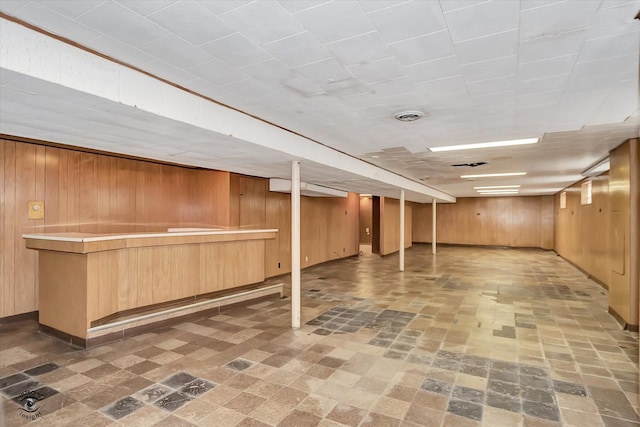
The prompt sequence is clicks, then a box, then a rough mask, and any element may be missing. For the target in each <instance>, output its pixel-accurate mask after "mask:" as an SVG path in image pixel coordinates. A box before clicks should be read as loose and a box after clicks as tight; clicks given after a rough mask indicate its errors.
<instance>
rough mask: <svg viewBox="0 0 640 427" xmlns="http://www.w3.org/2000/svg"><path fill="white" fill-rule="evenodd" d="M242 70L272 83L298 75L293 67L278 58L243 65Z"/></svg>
mask: <svg viewBox="0 0 640 427" xmlns="http://www.w3.org/2000/svg"><path fill="white" fill-rule="evenodd" d="M240 70H241V71H242V72H244V73H246V74H247V75H249V76H251V77H253V78H254V79H256V80H258V81H261V82H265V83H270V84H279V83H280V82H282V81H285V80H289V79H293V78H295V77H298V74H297V73H296V72H295V71H294V70H293V69H291V68H289V67H287V66H286V65H284V64H283V63H282V61H280V60H278V59H269V60H268V61H264V62H259V63H256V64H251V65H247V66H245V67H241V68H240Z"/></svg>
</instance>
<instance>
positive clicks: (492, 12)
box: [444, 1, 520, 43]
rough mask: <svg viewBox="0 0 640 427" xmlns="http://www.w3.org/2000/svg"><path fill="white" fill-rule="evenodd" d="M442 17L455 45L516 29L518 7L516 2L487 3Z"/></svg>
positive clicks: (518, 13) (518, 15) (518, 14)
mask: <svg viewBox="0 0 640 427" xmlns="http://www.w3.org/2000/svg"><path fill="white" fill-rule="evenodd" d="M444 17H445V20H446V21H447V26H448V28H449V32H450V34H451V39H452V40H453V41H454V43H457V42H461V41H465V40H471V39H475V38H478V37H486V36H489V35H491V34H496V33H504V32H505V31H510V30H515V29H517V28H518V23H519V19H520V5H519V3H518V2H517V1H488V2H482V3H479V4H477V5H474V6H471V7H466V8H464V9H457V10H455V11H452V12H448V13H445V15H444ZM489 22H490V23H491V24H490V25H487V23H489Z"/></svg>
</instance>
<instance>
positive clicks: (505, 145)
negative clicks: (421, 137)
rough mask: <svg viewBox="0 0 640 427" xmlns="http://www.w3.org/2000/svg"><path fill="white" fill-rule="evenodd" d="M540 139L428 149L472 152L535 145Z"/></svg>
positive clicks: (432, 148)
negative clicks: (483, 149) (479, 149)
mask: <svg viewBox="0 0 640 427" xmlns="http://www.w3.org/2000/svg"><path fill="white" fill-rule="evenodd" d="M539 140H540V138H525V139H510V140H508V141H493V142H480V143H477V144H462V145H447V146H443V147H429V150H431V151H433V152H438V151H454V150H472V149H475V148H491V147H508V146H510V145H526V144H535V143H537V142H538V141H539Z"/></svg>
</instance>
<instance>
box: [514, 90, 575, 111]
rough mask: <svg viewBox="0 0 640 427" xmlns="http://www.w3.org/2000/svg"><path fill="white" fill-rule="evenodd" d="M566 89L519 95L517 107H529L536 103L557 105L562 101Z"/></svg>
mask: <svg viewBox="0 0 640 427" xmlns="http://www.w3.org/2000/svg"><path fill="white" fill-rule="evenodd" d="M563 94H564V90H557V91H554V92H543V93H533V94H527V95H518V97H517V98H516V107H529V106H535V105H550V104H553V105H556V104H557V103H558V102H560V99H561V98H562V95H563Z"/></svg>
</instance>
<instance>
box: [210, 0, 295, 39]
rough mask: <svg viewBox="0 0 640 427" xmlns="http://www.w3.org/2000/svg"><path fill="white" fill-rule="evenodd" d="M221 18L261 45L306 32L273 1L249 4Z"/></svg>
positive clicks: (224, 14) (222, 15)
mask: <svg viewBox="0 0 640 427" xmlns="http://www.w3.org/2000/svg"><path fill="white" fill-rule="evenodd" d="M219 16H220V19H222V20H224V21H225V22H226V23H227V24H229V25H230V26H231V27H233V28H235V29H236V30H240V31H242V34H244V35H245V36H246V37H247V38H248V39H249V40H251V41H253V42H254V43H257V44H259V45H260V44H263V43H269V42H272V41H275V40H279V39H283V38H285V37H289V36H292V35H294V34H297V33H301V32H303V31H304V27H303V26H302V25H300V23H299V22H298V21H296V20H295V19H294V18H293V17H292V16H291V14H289V13H288V12H287V11H286V10H284V9H283V8H282V6H280V5H279V4H278V3H276V2H272V1H257V2H253V3H249V4H247V5H245V6H242V7H239V8H237V9H233V10H230V11H229V12H225V13H223V14H221V15H219Z"/></svg>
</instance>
